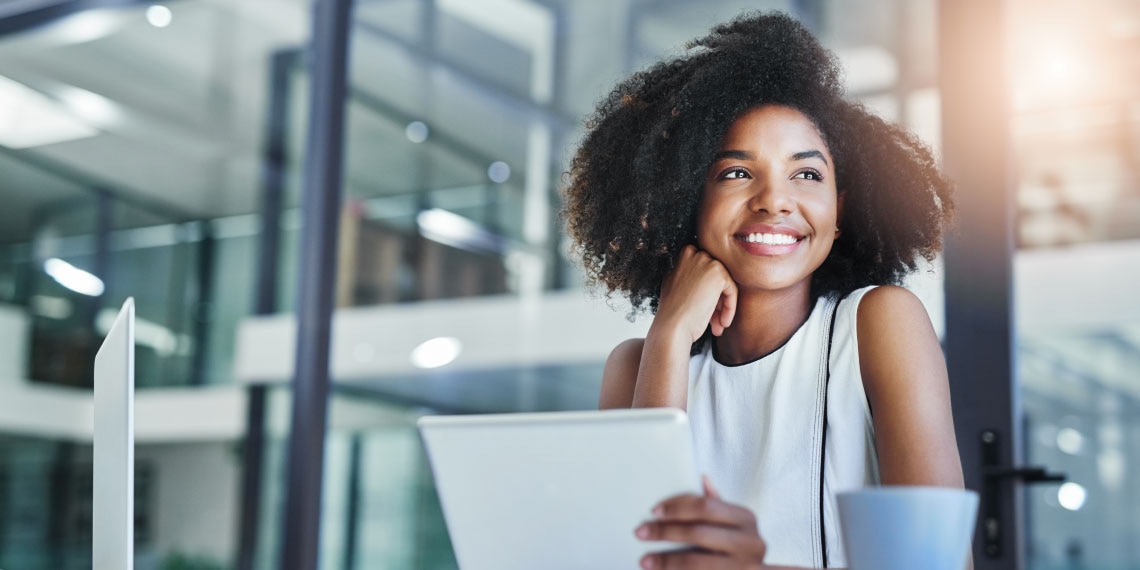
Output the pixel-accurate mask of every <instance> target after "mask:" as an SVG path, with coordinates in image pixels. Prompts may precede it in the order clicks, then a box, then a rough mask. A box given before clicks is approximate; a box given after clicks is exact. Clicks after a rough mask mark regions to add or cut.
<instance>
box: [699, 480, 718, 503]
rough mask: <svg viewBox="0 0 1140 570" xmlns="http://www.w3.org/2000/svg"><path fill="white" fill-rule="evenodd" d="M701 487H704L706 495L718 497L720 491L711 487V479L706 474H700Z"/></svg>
mask: <svg viewBox="0 0 1140 570" xmlns="http://www.w3.org/2000/svg"><path fill="white" fill-rule="evenodd" d="M701 488H703V489H704V491H705V496H706V497H712V498H714V499H720V493H719V492H717V490H716V488H715V487H713V484H712V479H710V478H709V476H708V475H701Z"/></svg>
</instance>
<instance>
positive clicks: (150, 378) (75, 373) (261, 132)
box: [0, 0, 311, 570]
mask: <svg viewBox="0 0 1140 570" xmlns="http://www.w3.org/2000/svg"><path fill="white" fill-rule="evenodd" d="M63 4H66V6H64V5H61V6H59V7H58V8H59V10H58V11H60V12H63V11H67V10H72V9H78V8H77V5H82V6H89V5H91V4H90V3H76V2H68V3H63ZM96 4H108V3H96ZM110 4H117V5H118V6H117V7H112V8H106V9H93V10H86V11H78V12H76V13H74V14H70V15H68V16H66V17H62V18H60V19H58V20H56V21H52V22H45V23H44V24H43V25H41V26H35V27H33V28H30V29H28V30H25V31H21V32H19V33H11V34H7V35H5V36H3V37H0V100H2V101H3V102H4V103H3V105H2V106H0V181H2V182H0V204H2V205H3V208H0V305H2V306H0V340H2V341H3V343H2V344H3V348H0V402H6V403H8V404H9V405H8V408H10V407H11V402H12V401H18V402H19V401H30V402H33V403H34V404H35V405H36V406H37V408H35V409H33V410H31V411H30V414H26V415H36V414H41V412H42V414H41V415H42V416H44V417H48V418H50V417H53V415H52V414H55V413H58V411H59V410H60V409H66V410H73V409H75V407H74V406H75V405H77V403H78V402H82V399H83V398H84V397H86V398H88V399H89V398H90V392H89V391H76V390H61V389H60V388H58V387H55V386H51V387H48V386H44V385H43V383H44V382H48V383H54V384H63V385H66V386H71V387H80V388H82V389H84V390H86V389H89V388H90V385H91V362H92V358H93V356H94V351H95V348H96V347H97V346H98V344H99V342H100V341H101V339H102V335H103V333H104V332H105V330H106V326H107V321H108V320H109V318H110V317H111V316H113V314H114V312H115V311H116V310H117V309H118V307H119V305H120V304H121V303H122V301H123V299H125V298H126V297H128V296H133V297H134V298H135V299H136V312H137V323H136V336H137V343H138V344H137V347H136V348H137V350H136V381H137V385H138V386H139V387H140V388H152V387H153V388H162V387H171V386H187V385H197V384H232V378H233V372H232V370H233V361H234V345H235V336H236V335H235V328H236V326H237V322H238V321H239V320H240V319H241V318H242V317H244V316H246V315H248V314H249V313H250V312H251V309H252V302H253V299H254V284H255V283H256V269H255V268H256V267H257V260H258V259H259V255H260V254H261V252H260V250H259V245H258V233H259V231H260V227H259V223H258V221H257V219H256V217H254V214H255V213H257V212H258V210H259V208H260V205H261V204H260V202H261V193H262V180H263V176H264V174H265V170H264V169H263V155H264V154H265V152H264V147H265V144H264V143H265V141H264V140H263V139H264V137H265V133H266V131H267V128H266V125H265V122H266V116H267V114H268V113H267V108H268V106H269V105H268V101H269V98H270V93H269V83H270V73H269V72H270V61H271V56H272V55H273V54H274V53H275V52H276V51H277V50H281V49H286V50H299V49H301V48H303V46H304V43H305V41H306V37H307V34H308V30H309V10H310V8H311V2H310V1H309V0H249V1H245V0H243V1H242V2H237V3H232V2H231V3H225V2H222V3H218V2H192V1H177V0H175V1H172V2H167V3H163V4H162V5H151V4H149V3H132V2H127V3H122V2H120V3H110ZM52 12H56V10H54V9H53V10H52ZM10 15H11V10H7V11H6V13H5V15H4V17H5V18H7V17H8V16H10ZM23 19H26V18H17V19H15V20H4V22H3V24H4V26H3V28H4V29H5V30H7V29H9V28H11V26H12V24H13V22H20V21H23ZM297 76H298V74H297V73H294V77H293V81H297ZM302 91H303V90H302ZM294 103H295V105H294V107H296V108H293V107H290V112H291V114H290V115H289V117H290V119H291V124H290V125H289V126H288V127H289V128H287V129H286V131H285V132H286V135H287V136H288V137H289V140H301V139H303V138H304V129H305V121H304V115H305V110H304V108H303V106H300V107H297V105H296V104H302V105H303V103H305V101H304V99H303V98H295V99H294ZM292 156H299V155H298V154H294V155H292ZM296 164H297V163H296V160H289V157H288V156H287V157H286V161H285V162H284V164H282V165H280V167H281V169H282V173H283V175H284V179H285V185H286V186H287V187H288V185H290V184H295V182H294V179H295V178H296V173H297V171H298V169H297V168H296V166H295V165H296ZM293 227H296V224H295V223H294V225H293ZM52 260H56V261H58V262H60V263H66V265H65V266H63V265H59V264H58V263H52V264H47V262H49V261H52ZM52 267H54V268H55V269H51V268H52ZM60 267H62V268H63V269H62V270H59V268H60ZM49 269H50V272H49ZM282 271H283V272H286V271H287V272H288V274H289V278H288V282H289V283H292V282H293V281H295V280H296V268H295V265H293V266H288V267H286V268H283V269H282ZM80 272H82V273H80ZM60 275H64V276H67V275H70V276H71V277H70V278H68V277H60ZM77 276H78V277H77ZM83 283H86V284H87V285H91V284H92V283H98V284H99V286H101V287H102V288H103V291H102V292H101V293H92V292H91V291H89V290H79V289H82V287H83V286H82V284H83ZM85 291H86V292H85ZM286 298H288V297H286ZM13 315H14V316H13ZM25 324H26V327H25V326H24V325H25ZM21 327H22V328H26V329H28V332H27V333H22V332H19V330H18V329H20V328H21ZM13 331H17V332H16V333H13ZM18 334H22V335H23V336H26V337H30V340H29V341H27V342H24V341H22V340H21V338H19V337H18V336H17V335H18ZM10 346H16V347H22V348H17V349H15V350H14V352H12V353H11V354H14V355H15V357H14V358H12V357H10V352H9V347H10ZM23 353H27V354H26V355H23ZM28 380H34V381H35V382H28ZM212 388H213V389H211V390H206V391H201V392H187V391H184V390H146V391H141V392H142V393H143V394H145V395H140V398H139V400H138V402H137V407H136V411H137V412H139V416H138V418H139V423H138V424H137V427H138V429H139V430H140V433H144V432H145V433H147V434H149V435H148V437H149V438H150V439H148V440H144V441H140V442H139V444H138V445H137V447H136V465H137V467H138V472H137V475H136V481H137V483H138V488H137V489H136V494H135V497H136V506H137V507H139V508H140V509H141V511H140V514H139V516H138V526H137V527H136V545H137V546H138V551H137V553H136V554H137V556H136V565H137V567H139V568H200V569H206V568H209V569H218V568H229V567H232V563H233V557H234V555H235V554H236V552H237V544H236V537H237V536H238V531H237V524H238V520H239V519H238V517H237V509H238V507H239V505H240V504H241V501H240V497H238V496H237V495H238V493H239V490H240V486H239V485H238V483H239V481H240V478H239V476H238V475H239V473H238V469H239V467H240V454H239V453H235V450H236V449H238V448H236V447H235V444H236V440H237V439H238V437H239V436H238V435H237V434H236V433H235V431H236V430H237V428H235V427H234V426H240V425H241V421H240V417H238V416H240V413H241V411H244V410H242V408H241V406H239V405H237V404H235V401H239V400H240V398H239V396H240V391H239V390H240V389H239V388H236V387H233V386H221V387H219V386H214V387H212ZM84 394H86V396H84ZM13 395H15V396H20V398H15V397H12V396H13ZM22 398H23V399H22ZM199 398H200V399H199ZM215 398H216V400H215ZM202 401H207V402H208V403H216V404H217V405H216V406H213V407H208V411H207V412H206V413H202V412H200V411H194V410H193V408H192V406H193V405H194V404H195V402H202ZM156 403H157V405H158V407H164V406H168V407H164V408H163V410H162V414H160V415H161V416H162V417H161V418H159V419H158V421H155V420H154V419H149V420H147V419H146V418H153V417H154V416H150V415H147V414H144V413H142V412H143V411H144V410H145V411H148V412H149V411H152V410H154V406H155V405H156ZM65 404H67V405H65ZM235 410H241V411H235ZM0 413H3V414H5V415H6V417H4V418H0V419H3V422H0V423H3V425H4V426H5V427H4V430H5V432H6V433H3V434H0V567H3V568H30V569H33V570H35V569H44V570H48V569H51V570H55V569H60V568H89V567H90V549H91V545H90V526H91V521H90V496H91V489H90V481H91V473H90V441H89V440H88V441H86V442H83V441H77V442H73V443H61V442H59V441H56V440H53V439H50V437H48V435H43V437H30V436H25V435H20V436H16V435H11V434H9V433H7V431H8V430H11V431H12V432H13V433H20V434H36V433H39V432H42V431H45V430H47V429H49V428H45V425H48V424H50V420H41V421H40V423H35V422H30V421H29V420H27V419H25V418H23V416H21V415H20V414H12V415H13V417H7V415H9V414H10V412H9V411H8V410H7V409H6V408H5V409H3V410H0ZM189 416H192V417H189ZM144 420H145V421H144ZM21 422H22V423H21ZM61 423H62V422H61ZM157 423H160V424H161V426H158V427H159V428H160V429H159V430H158V432H154V431H150V430H151V429H152V428H154V427H156V426H155V424H157ZM25 424H29V425H25ZM144 424H145V425H144ZM194 424H196V426H197V427H195V425H194ZM156 433H157V435H155V434H156ZM41 435H42V434H41ZM51 435H52V436H53V437H54V434H51ZM70 437H74V438H76V439H77V440H82V439H84V437H85V436H84V435H83V434H82V432H80V433H77V434H71V435H70ZM9 438H11V439H12V440H13V441H16V440H19V441H21V442H22V441H24V440H25V439H26V440H28V441H33V442H34V444H28V445H27V446H26V445H24V443H20V445H21V446H24V447H20V449H21V450H23V449H24V448H25V447H28V446H31V448H29V449H32V450H31V451H19V452H18V453H17V454H16V455H18V457H17V459H16V460H11V461H9V458H10V457H13V456H12V455H4V454H5V453H7V451H6V450H7V449H8V447H6V446H7V445H8V442H9ZM185 440H192V441H193V442H194V443H182V441H185ZM41 444H42V445H41ZM37 446H39V447H37ZM41 448H42V449H41ZM63 449H71V451H68V452H67V453H70V454H71V455H68V456H66V457H63V456H62V455H60V454H62V453H64V452H63V451H60V450H63ZM37 454H38V455H37ZM41 455H42V457H41ZM33 456H34V457H33ZM84 462H86V463H84ZM14 465H15V466H17V467H16V468H15V470H14V468H13V466H14ZM67 465H72V466H73V467H71V468H67V469H71V470H70V471H67V469H65V467H66V466H67ZM84 469H85V470H86V471H84ZM17 471H18V472H19V475H18V476H16V475H13V473H17ZM65 472H70V473H71V475H68V477H71V478H70V479H67V480H64V479H61V477H63V476H64V475H63V474H64V473H65ZM84 482H86V483H84ZM84 484H86V487H83V485H84ZM69 485H74V486H78V487H77V488H75V489H72V487H69ZM72 495H74V497H72ZM69 497H71V498H69ZM84 501H86V502H84ZM211 501H218V502H211ZM84 513H86V514H84ZM84 517H85V519H84ZM84 525H85V526H84ZM275 531H276V528H275Z"/></svg>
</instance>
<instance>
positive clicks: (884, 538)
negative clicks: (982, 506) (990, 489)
mask: <svg viewBox="0 0 1140 570" xmlns="http://www.w3.org/2000/svg"><path fill="white" fill-rule="evenodd" d="M838 500H839V524H840V528H841V530H842V531H843V545H844V548H845V550H846V551H847V565H848V568H849V569H850V570H915V569H918V568H921V569H922V570H963V569H964V568H965V567H966V560H967V557H968V556H969V554H970V544H971V543H972V538H973V536H974V523H975V521H976V517H977V512H978V494H977V493H975V492H973V491H968V490H962V489H946V488H940V487H890V486H888V487H868V488H866V489H860V490H858V491H850V492H846V493H839V495H838Z"/></svg>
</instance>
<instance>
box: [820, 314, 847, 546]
mask: <svg viewBox="0 0 1140 570" xmlns="http://www.w3.org/2000/svg"><path fill="white" fill-rule="evenodd" d="M846 296H847V295H842V296H840V297H838V298H837V299H835V304H834V305H833V306H832V307H831V323H830V324H829V325H828V327H827V360H826V361H825V362H824V366H825V367H826V369H827V374H825V375H824V377H823V430H822V431H823V442H822V443H821V444H820V446H819V450H820V451H819V552H820V555H821V556H822V559H823V567H824V568H827V525H826V524H824V520H823V512H824V508H823V504H824V503H823V498H824V497H823V477H824V462H825V461H826V460H827V390H828V387H829V385H830V384H831V345H832V344H833V343H834V341H835V317H836V316H838V315H839V303H840V302H842V301H843V299H844V298H845V297H846Z"/></svg>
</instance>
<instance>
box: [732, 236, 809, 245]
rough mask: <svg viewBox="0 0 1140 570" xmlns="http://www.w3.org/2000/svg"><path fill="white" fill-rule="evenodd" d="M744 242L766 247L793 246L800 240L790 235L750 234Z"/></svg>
mask: <svg viewBox="0 0 1140 570" xmlns="http://www.w3.org/2000/svg"><path fill="white" fill-rule="evenodd" d="M744 241H746V242H748V243H761V244H764V245H791V244H793V243H796V241H798V240H797V239H796V238H795V236H790V235H788V234H748V235H746V236H744Z"/></svg>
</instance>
